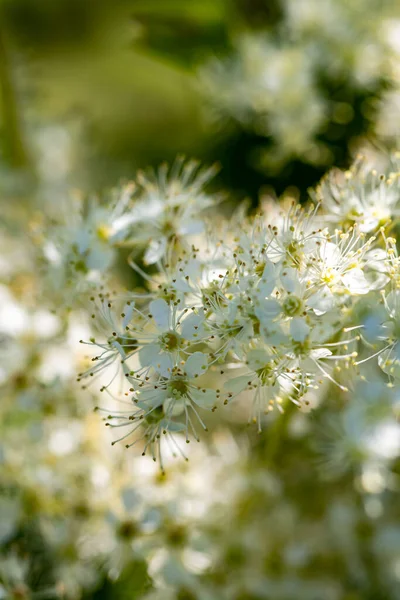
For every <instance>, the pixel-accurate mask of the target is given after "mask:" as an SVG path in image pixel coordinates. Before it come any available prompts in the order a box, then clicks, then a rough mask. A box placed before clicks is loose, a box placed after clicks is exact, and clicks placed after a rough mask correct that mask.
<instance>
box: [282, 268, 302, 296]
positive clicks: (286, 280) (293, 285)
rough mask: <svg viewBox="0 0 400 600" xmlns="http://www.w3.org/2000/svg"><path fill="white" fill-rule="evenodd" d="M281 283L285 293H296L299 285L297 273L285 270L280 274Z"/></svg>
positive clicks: (293, 270)
mask: <svg viewBox="0 0 400 600" xmlns="http://www.w3.org/2000/svg"><path fill="white" fill-rule="evenodd" d="M281 282H282V285H283V287H284V288H285V290H286V291H287V292H294V291H296V289H297V287H298V285H299V273H298V271H296V269H291V268H285V269H284V270H283V272H282V273H281Z"/></svg>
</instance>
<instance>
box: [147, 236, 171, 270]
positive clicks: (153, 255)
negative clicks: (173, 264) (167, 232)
mask: <svg viewBox="0 0 400 600" xmlns="http://www.w3.org/2000/svg"><path fill="white" fill-rule="evenodd" d="M166 249H167V238H165V237H162V238H160V239H158V240H151V242H150V243H149V246H148V248H147V249H146V252H145V253H144V257H143V262H144V264H145V265H153V264H154V263H156V262H157V261H158V260H160V258H162V257H163V256H164V254H165V251H166Z"/></svg>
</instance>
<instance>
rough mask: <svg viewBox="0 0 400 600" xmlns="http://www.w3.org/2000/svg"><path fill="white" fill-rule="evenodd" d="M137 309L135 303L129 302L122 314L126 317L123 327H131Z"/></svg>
mask: <svg viewBox="0 0 400 600" xmlns="http://www.w3.org/2000/svg"><path fill="white" fill-rule="evenodd" d="M134 309H135V303H134V302H133V301H131V302H129V304H125V306H124V308H123V310H122V313H123V314H124V315H125V316H124V317H123V320H122V327H123V328H124V330H125V328H126V327H127V326H128V325H129V323H130V322H131V320H132V316H133V311H134Z"/></svg>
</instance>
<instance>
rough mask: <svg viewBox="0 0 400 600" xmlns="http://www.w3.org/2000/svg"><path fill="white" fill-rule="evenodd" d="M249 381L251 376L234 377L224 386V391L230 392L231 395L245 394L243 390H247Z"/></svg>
mask: <svg viewBox="0 0 400 600" xmlns="http://www.w3.org/2000/svg"><path fill="white" fill-rule="evenodd" d="M249 381H250V377H249V375H240V376H239V377H234V378H233V379H230V380H229V381H227V382H226V383H225V384H224V390H226V391H227V392H230V393H231V394H240V392H243V390H245V389H246V388H247V386H248V382H249Z"/></svg>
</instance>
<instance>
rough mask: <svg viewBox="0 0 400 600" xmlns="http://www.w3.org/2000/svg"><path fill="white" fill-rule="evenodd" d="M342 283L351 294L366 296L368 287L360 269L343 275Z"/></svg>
mask: <svg viewBox="0 0 400 600" xmlns="http://www.w3.org/2000/svg"><path fill="white" fill-rule="evenodd" d="M342 281H343V283H344V285H345V286H346V287H347V289H348V290H349V291H350V292H351V293H352V294H367V293H368V292H369V289H370V286H369V284H368V281H367V280H366V279H365V275H364V273H363V271H362V269H351V271H349V272H348V273H346V274H345V275H343V277H342Z"/></svg>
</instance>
